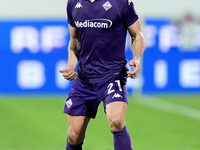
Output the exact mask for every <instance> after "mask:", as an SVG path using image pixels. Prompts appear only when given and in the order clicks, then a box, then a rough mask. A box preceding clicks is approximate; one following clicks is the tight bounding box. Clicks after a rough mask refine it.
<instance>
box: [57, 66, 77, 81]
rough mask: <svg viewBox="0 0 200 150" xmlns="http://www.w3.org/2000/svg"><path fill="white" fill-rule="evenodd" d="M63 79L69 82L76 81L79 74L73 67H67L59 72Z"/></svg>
mask: <svg viewBox="0 0 200 150" xmlns="http://www.w3.org/2000/svg"><path fill="white" fill-rule="evenodd" d="M59 72H60V73H62V75H63V77H64V78H65V79H67V80H70V81H74V80H75V79H76V78H77V76H78V74H77V73H76V72H75V71H74V68H73V66H70V65H67V66H66V67H65V68H63V69H60V70H59Z"/></svg>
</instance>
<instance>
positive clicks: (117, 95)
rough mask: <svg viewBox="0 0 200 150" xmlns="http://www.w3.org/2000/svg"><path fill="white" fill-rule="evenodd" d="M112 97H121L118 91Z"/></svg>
mask: <svg viewBox="0 0 200 150" xmlns="http://www.w3.org/2000/svg"><path fill="white" fill-rule="evenodd" d="M112 98H123V97H122V96H121V95H120V94H119V93H115V94H114V95H113V97H112Z"/></svg>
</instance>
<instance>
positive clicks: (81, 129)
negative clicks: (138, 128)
mask: <svg viewBox="0 0 200 150" xmlns="http://www.w3.org/2000/svg"><path fill="white" fill-rule="evenodd" d="M67 16H68V28H69V32H70V37H71V38H70V41H69V48H68V64H67V66H66V67H65V68H63V69H61V70H60V72H61V73H62V74H63V76H64V78H65V79H67V80H70V81H74V82H73V84H72V88H71V91H70V93H69V96H68V98H67V100H66V103H65V108H64V113H67V114H68V123H69V128H68V135H67V146H66V150H82V144H83V141H84V137H85V131H86V128H87V125H88V123H89V121H90V119H91V118H95V115H96V113H97V108H98V105H99V103H100V102H103V104H104V108H105V113H106V116H107V120H108V122H109V126H110V130H111V132H112V134H113V138H114V149H115V150H132V146H131V138H130V134H129V132H128V130H127V128H126V124H125V121H124V117H125V113H126V110H127V106H128V95H127V89H126V81H127V77H130V78H132V79H135V78H137V77H138V75H139V72H140V70H141V66H140V61H141V57H142V54H143V51H144V38H143V35H142V32H141V27H140V22H139V19H138V15H137V14H136V12H135V10H134V4H133V2H132V0H68V4H67ZM127 30H128V31H129V34H130V36H131V37H132V41H131V42H132V51H133V56H134V57H133V59H132V60H131V61H130V64H129V65H130V66H132V67H133V69H134V70H133V71H131V72H130V71H128V70H127V68H126V63H127V61H126V59H125V41H126V34H127ZM77 64H78V68H77V72H75V71H74V69H75V67H76V65H77Z"/></svg>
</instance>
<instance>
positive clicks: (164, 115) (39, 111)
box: [0, 95, 200, 150]
mask: <svg viewBox="0 0 200 150" xmlns="http://www.w3.org/2000/svg"><path fill="white" fill-rule="evenodd" d="M0 98H1V100H0V103H1V105H0V114H1V115H0V120H1V123H0V132H1V134H0V149H2V150H62V149H64V147H65V144H66V133H67V120H66V115H65V114H63V113H62V109H63V106H64V105H63V104H64V103H65V101H64V99H65V96H56V97H54V96H51V97H48V96H20V97H15V96H6V97H5V96H4V97H2V96H1V97H0ZM199 104H200V102H199V96H198V95H197V96H195V95H192V96H191V95H190V96H189V95H184V96H180V95H179V96H178V95H176V96H174V95H173V96H166V95H162V96H154V97H147V96H145V97H130V103H129V109H128V111H127V115H126V123H127V127H128V129H129V131H130V134H131V136H132V143H133V147H134V149H135V150H199V149H200V142H199V135H200V129H199V127H200V105H199ZM158 106H159V107H158ZM195 111H196V113H193V112H195ZM184 112H185V113H184ZM189 113H190V116H188V115H187V114H189ZM112 143H113V140H112V134H111V132H110V129H109V126H108V123H107V120H106V116H105V114H104V111H103V106H102V104H100V107H99V111H98V114H97V117H96V119H94V120H91V121H90V124H89V126H88V130H87V133H86V139H85V143H84V146H83V149H85V150H112V149H113V144H112Z"/></svg>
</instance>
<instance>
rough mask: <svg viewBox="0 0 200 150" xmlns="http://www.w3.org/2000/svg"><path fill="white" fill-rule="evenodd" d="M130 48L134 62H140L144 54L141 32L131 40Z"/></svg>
mask: <svg viewBox="0 0 200 150" xmlns="http://www.w3.org/2000/svg"><path fill="white" fill-rule="evenodd" d="M131 47H132V52H133V56H134V60H137V61H139V63H140V61H141V58H142V55H143V52H144V47H145V46H144V37H143V34H142V32H139V33H138V34H136V35H135V36H134V37H132V40H131Z"/></svg>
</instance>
